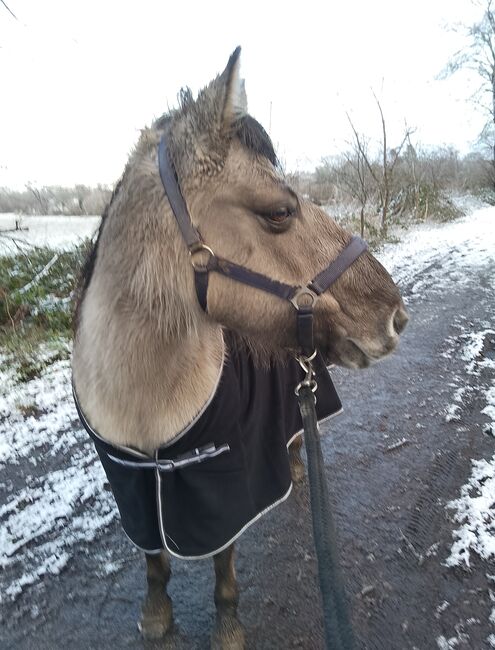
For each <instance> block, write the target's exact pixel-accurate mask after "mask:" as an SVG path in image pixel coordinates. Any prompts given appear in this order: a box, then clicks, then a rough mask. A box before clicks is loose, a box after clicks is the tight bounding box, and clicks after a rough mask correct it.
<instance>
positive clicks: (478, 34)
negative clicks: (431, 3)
mask: <svg viewBox="0 0 495 650" xmlns="http://www.w3.org/2000/svg"><path fill="white" fill-rule="evenodd" d="M476 4H477V5H479V6H480V7H481V8H482V9H483V15H482V17H481V20H480V21H479V22H477V23H475V24H474V25H471V26H470V27H466V26H464V27H461V28H456V31H462V32H464V34H465V36H466V37H467V45H466V47H464V48H462V49H460V50H459V51H458V52H456V53H455V54H454V55H453V56H452V58H451V60H450V61H449V62H448V64H447V65H446V67H445V68H444V70H443V71H442V72H441V74H440V75H439V76H440V78H446V77H448V76H450V75H452V74H455V73H456V72H458V71H459V70H462V69H468V70H473V71H474V72H476V74H477V75H478V76H479V77H480V79H481V85H480V87H479V88H478V90H477V91H476V92H475V93H474V95H473V97H472V100H473V101H474V102H475V103H476V105H477V106H479V107H480V108H481V109H482V110H483V111H484V112H485V113H486V115H487V120H486V124H485V126H484V128H483V131H482V133H481V134H480V140H481V141H482V142H485V143H488V145H489V148H490V151H491V156H490V157H491V160H492V169H493V176H492V185H493V187H495V10H494V8H493V2H492V0H481V1H480V2H477V3H476Z"/></svg>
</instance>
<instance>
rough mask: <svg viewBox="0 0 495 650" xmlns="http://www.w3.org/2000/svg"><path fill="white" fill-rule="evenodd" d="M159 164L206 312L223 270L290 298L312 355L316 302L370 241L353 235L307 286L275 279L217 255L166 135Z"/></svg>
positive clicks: (305, 346) (305, 349) (301, 343)
mask: <svg viewBox="0 0 495 650" xmlns="http://www.w3.org/2000/svg"><path fill="white" fill-rule="evenodd" d="M158 165H159V169H160V177H161V179H162V183H163V187H164V189H165V194H166V195H167V197H168V200H169V203H170V207H171V208H172V212H173V213H174V216H175V219H176V221H177V225H178V226H179V229H180V231H181V233H182V237H183V238H184V241H185V243H186V245H187V247H188V249H189V254H190V256H191V264H192V267H193V269H194V281H195V285H196V294H197V296H198V301H199V304H200V305H201V308H202V309H203V310H204V311H205V312H206V311H207V308H208V304H207V293H208V276H209V273H210V272H215V273H221V274H222V275H224V276H226V277H228V278H231V279H232V280H236V281H237V282H242V283H243V284H247V285H249V286H250V287H254V288H256V289H261V290H262V291H265V292H267V293H271V294H273V295H275V296H278V297H279V298H283V299H285V300H288V301H289V302H290V303H291V304H292V305H293V306H294V307H295V309H296V311H297V341H298V344H299V347H300V350H301V352H302V354H303V355H304V356H305V357H306V358H309V357H311V356H312V355H313V353H314V349H315V348H314V342H313V309H314V306H315V304H316V301H317V300H318V298H319V297H320V295H321V294H322V293H324V292H325V291H326V290H327V289H328V287H330V285H332V284H333V283H334V282H335V281H336V280H337V279H338V278H339V277H340V276H341V275H342V273H344V271H346V270H347V269H348V268H349V267H350V266H351V264H352V263H353V262H355V261H356V260H357V258H358V257H359V256H360V255H361V254H362V253H364V251H365V250H366V249H367V248H368V246H367V244H366V242H364V241H363V240H362V239H361V238H360V237H352V238H351V241H350V242H349V244H348V245H347V246H346V247H345V248H344V250H343V251H342V252H341V253H340V254H339V256H338V257H337V259H335V260H334V261H333V262H330V264H329V265H328V266H327V267H326V268H325V269H324V270H323V271H321V273H319V274H318V275H317V276H316V277H315V278H314V279H313V280H311V281H310V282H308V284H307V285H306V286H302V287H294V286H292V285H290V284H285V283H284V282H279V281H278V280H273V279H272V278H269V277H267V276H266V275H262V274H261V273H256V272H255V271H251V270H250V269H247V268H245V267H244V266H240V265H238V264H234V263H233V262H229V261H228V260H224V259H222V258H220V257H217V256H216V255H215V253H214V252H213V250H212V249H211V248H210V247H209V246H207V245H206V244H205V242H204V241H203V240H202V238H201V235H200V234H199V231H198V230H197V229H196V228H195V227H194V225H193V223H192V220H191V217H190V216H189V211H188V209H187V206H186V202H185V201H184V197H183V196H182V192H181V190H180V187H179V183H178V180H177V174H176V172H175V169H174V167H173V164H172V161H171V159H170V155H169V152H168V147H167V143H166V139H165V136H162V139H161V140H160V145H159V147H158ZM200 253H203V254H207V256H208V259H207V261H206V262H205V263H199V262H198V261H196V260H195V257H196V258H197V257H198V254H200Z"/></svg>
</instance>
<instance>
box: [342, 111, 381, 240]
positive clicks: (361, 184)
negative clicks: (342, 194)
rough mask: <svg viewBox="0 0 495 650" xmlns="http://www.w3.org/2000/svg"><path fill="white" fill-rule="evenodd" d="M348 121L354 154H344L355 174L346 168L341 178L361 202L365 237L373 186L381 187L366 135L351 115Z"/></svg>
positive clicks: (360, 220)
mask: <svg viewBox="0 0 495 650" xmlns="http://www.w3.org/2000/svg"><path fill="white" fill-rule="evenodd" d="M347 119H348V120H349V124H350V126H351V129H352V133H353V142H352V144H351V150H352V153H344V158H345V161H346V163H347V166H348V167H349V168H350V169H351V170H352V171H353V174H352V175H348V174H346V173H345V169H346V168H345V166H344V167H343V168H341V170H340V174H339V178H340V179H341V180H342V182H343V183H344V184H345V185H346V187H347V189H348V191H349V193H350V194H351V196H353V197H354V198H355V199H357V200H358V201H359V222H360V230H361V237H364V227H365V224H366V218H365V212H366V206H367V204H368V200H369V198H370V195H371V193H372V184H373V182H374V183H375V185H376V186H379V180H378V178H377V176H376V174H375V171H374V169H373V166H372V165H371V163H370V158H369V155H368V140H367V139H366V138H365V136H364V135H361V134H360V133H358V131H357V129H356V127H355V126H354V123H353V122H352V120H351V118H350V116H349V114H347Z"/></svg>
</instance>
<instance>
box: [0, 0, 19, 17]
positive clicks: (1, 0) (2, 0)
mask: <svg viewBox="0 0 495 650" xmlns="http://www.w3.org/2000/svg"><path fill="white" fill-rule="evenodd" d="M0 2H1V3H2V4H3V6H4V7H5V9H7V11H8V12H9V14H11V15H12V16H13V17H14V18H15V19H16V20H17V16H16V15H15V13H14V12H13V11H12V9H10V7H9V6H8V5H7V4H6V3H5V2H4V0H0Z"/></svg>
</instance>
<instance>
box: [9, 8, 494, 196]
mask: <svg viewBox="0 0 495 650" xmlns="http://www.w3.org/2000/svg"><path fill="white" fill-rule="evenodd" d="M6 2H7V4H8V6H9V7H10V9H11V10H12V11H13V12H14V13H15V14H16V16H17V20H14V18H13V17H12V16H11V15H10V14H9V13H8V12H7V11H6V10H5V9H4V7H3V6H2V5H1V4H0V186H2V185H3V186H19V185H22V184H24V183H27V182H32V183H37V184H74V183H86V184H96V183H98V182H101V183H108V184H113V183H114V182H115V181H116V180H117V178H118V177H119V175H120V174H121V172H122V170H123V167H124V164H125V161H126V159H127V155H128V152H129V151H130V149H131V148H132V146H133V144H134V143H135V141H136V140H137V137H138V134H139V129H140V128H142V127H143V126H145V125H146V124H149V123H150V122H151V120H152V119H153V118H154V117H157V116H158V115H161V114H162V113H163V112H164V111H165V110H166V109H167V106H173V105H175V103H176V95H177V91H178V90H179V88H180V87H181V86H183V85H189V86H190V87H191V88H192V89H193V91H195V92H196V91H197V90H198V89H199V88H200V87H202V86H203V85H205V84H206V83H207V82H208V81H209V80H210V79H211V78H213V77H214V76H215V75H216V74H217V73H218V72H220V71H221V70H222V69H223V68H224V66H225V64H226V62H227V59H228V56H229V54H230V53H231V51H232V50H233V49H234V48H235V46H237V45H241V46H242V48H243V49H242V59H241V61H242V75H243V76H244V77H245V79H246V90H247V95H248V103H249V109H250V113H251V114H252V115H254V116H255V117H256V118H257V119H258V120H259V121H260V122H261V123H262V124H263V125H264V126H265V128H267V129H268V127H269V121H270V103H271V105H272V111H271V135H272V138H273V140H274V142H275V144H276V146H277V149H278V153H279V155H280V157H281V159H282V160H283V161H284V163H285V166H286V168H287V169H290V170H292V169H295V168H299V169H310V168H312V167H313V166H314V165H315V164H317V163H318V162H319V160H320V159H321V158H322V157H323V156H326V155H329V154H335V153H337V152H338V151H339V150H341V149H342V148H343V147H345V141H346V140H347V139H348V138H349V127H348V123H347V121H346V116H345V113H346V111H349V112H350V114H351V115H352V118H353V120H354V121H355V123H356V125H357V127H358V128H359V130H361V131H366V132H367V133H368V135H370V136H374V137H378V136H379V127H380V123H379V117H378V113H377V109H376V106H375V105H374V103H373V102H374V100H373V97H372V94H371V90H370V88H371V87H373V89H374V90H375V92H376V94H377V96H378V97H379V98H380V100H381V103H382V106H383V109H384V112H385V115H386V117H387V119H388V122H389V129H390V144H391V146H393V144H394V141H396V140H397V139H398V138H400V133H401V131H402V130H403V126H404V121H405V120H406V121H407V124H408V125H409V126H410V127H414V128H416V133H415V135H414V140H415V141H416V142H418V143H420V144H423V145H441V144H453V145H454V146H456V147H457V148H459V149H460V150H461V151H463V152H465V151H467V150H469V148H470V147H471V146H472V144H473V142H474V141H475V139H476V136H477V134H478V132H479V130H480V128H481V125H482V121H483V120H482V118H481V116H480V115H479V114H477V113H476V111H475V109H474V108H473V106H472V105H470V104H469V103H467V102H466V99H467V97H468V96H469V94H470V92H471V91H472V90H473V88H474V86H473V83H474V82H473V80H470V78H469V77H468V76H467V75H461V76H459V77H458V78H457V79H450V80H447V81H441V82H440V81H436V80H435V77H436V75H437V74H438V73H439V71H440V70H441V69H442V67H443V66H444V65H445V63H446V61H447V60H448V58H449V56H450V55H451V54H452V53H453V52H455V51H456V49H458V48H459V47H460V46H461V45H462V39H461V38H460V36H458V35H457V34H455V33H454V32H452V31H449V30H448V29H446V26H447V25H449V24H453V23H458V22H464V23H467V24H470V23H472V22H473V21H475V20H476V19H477V18H478V17H479V15H480V10H479V9H478V10H476V9H475V8H473V5H472V3H471V1H470V0H415V1H414V2H411V1H407V2H406V1H403V0H395V1H394V0H373V2H370V1H368V0H341V1H339V0H334V1H333V2H328V1H327V2H317V1H316V0H300V1H299V2H297V3H296V2H290V1H289V0H286V1H285V2H278V1H270V0H264V1H263V2H261V1H259V0H250V1H249V2H244V3H242V4H241V3H236V2H234V1H232V0H230V1H229V2H227V1H216V0H208V1H205V0H203V1H202V2H191V1H187V0H182V2H174V3H172V2H164V1H162V2H159V1H157V0H140V2H126V1H125V0H120V1H117V0H105V1H102V0H79V1H78V2H75V1H74V0H42V1H41V0H6Z"/></svg>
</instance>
